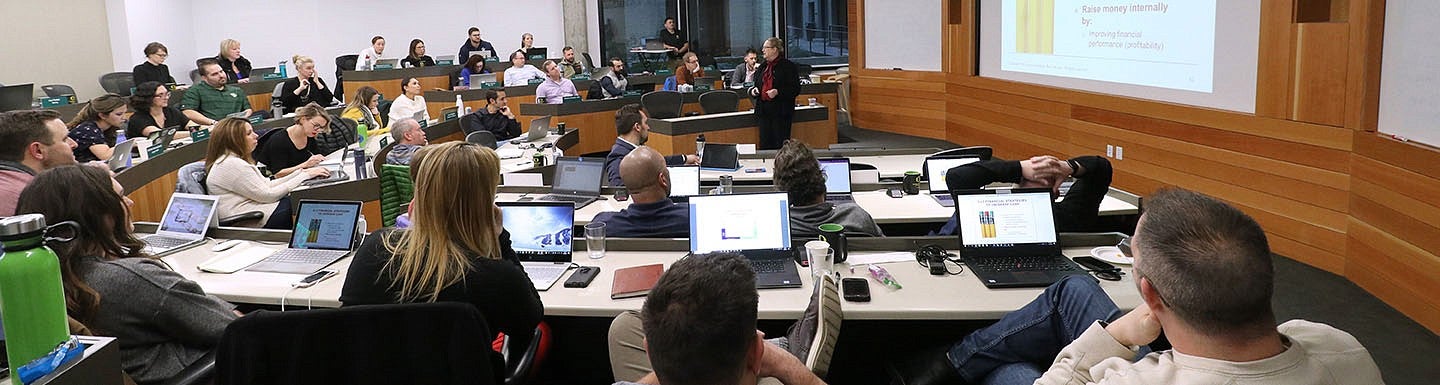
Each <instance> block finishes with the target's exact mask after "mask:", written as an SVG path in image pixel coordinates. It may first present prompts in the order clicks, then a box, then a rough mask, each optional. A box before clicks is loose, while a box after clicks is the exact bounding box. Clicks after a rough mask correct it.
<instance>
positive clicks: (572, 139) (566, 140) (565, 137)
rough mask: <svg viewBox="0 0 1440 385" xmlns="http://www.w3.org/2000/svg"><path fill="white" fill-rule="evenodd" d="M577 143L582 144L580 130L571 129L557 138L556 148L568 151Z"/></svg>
mask: <svg viewBox="0 0 1440 385" xmlns="http://www.w3.org/2000/svg"><path fill="white" fill-rule="evenodd" d="M577 144H580V130H570V132H566V133H564V134H561V135H560V137H559V138H557V139H555V148H558V149H560V151H568V150H570V148H572V147H575V145H577Z"/></svg>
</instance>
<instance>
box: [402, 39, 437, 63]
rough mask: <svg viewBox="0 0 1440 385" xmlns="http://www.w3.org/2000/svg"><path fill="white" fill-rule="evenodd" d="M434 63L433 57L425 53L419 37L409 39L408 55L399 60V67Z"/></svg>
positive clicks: (422, 42) (423, 44) (423, 43)
mask: <svg viewBox="0 0 1440 385" xmlns="http://www.w3.org/2000/svg"><path fill="white" fill-rule="evenodd" d="M434 65H435V59H432V58H430V56H429V55H426V54H425V42H424V41H421V40H420V39H415V40H411V41H410V55H408V56H405V58H404V59H401V60H400V67H403V68H412V67H429V66H434Z"/></svg>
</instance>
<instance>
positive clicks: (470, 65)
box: [460, 55, 490, 89]
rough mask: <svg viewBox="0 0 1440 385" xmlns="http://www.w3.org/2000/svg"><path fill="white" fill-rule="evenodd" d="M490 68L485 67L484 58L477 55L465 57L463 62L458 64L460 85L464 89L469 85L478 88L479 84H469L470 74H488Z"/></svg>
mask: <svg viewBox="0 0 1440 385" xmlns="http://www.w3.org/2000/svg"><path fill="white" fill-rule="evenodd" d="M488 73H490V70H488V69H485V58H482V57H480V56H479V55H475V56H471V57H470V58H468V59H465V64H464V65H462V66H460V86H461V87H465V88H466V89H468V88H470V87H475V88H480V85H479V84H470V75H475V74H488Z"/></svg>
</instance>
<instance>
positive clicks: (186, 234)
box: [140, 193, 219, 257]
mask: <svg viewBox="0 0 1440 385" xmlns="http://www.w3.org/2000/svg"><path fill="white" fill-rule="evenodd" d="M218 203H219V198H218V197H215V196H211V195H196V194H185V193H175V195H171V196H170V205H169V206H166V207H165V216H164V217H162V218H161V219H160V227H159V228H157V229H156V230H155V234H151V235H147V236H144V237H142V238H140V240H141V241H144V242H145V253H146V254H150V255H153V256H157V257H159V256H164V255H168V254H171V253H174V252H177V251H181V250H185V249H188V248H191V247H195V246H196V245H199V244H201V243H205V232H206V231H209V230H210V226H213V225H216V224H217V223H216V222H218V221H219V219H218V218H216V217H215V206H216V205H217V204H218Z"/></svg>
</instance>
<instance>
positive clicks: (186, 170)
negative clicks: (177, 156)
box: [175, 162, 265, 361]
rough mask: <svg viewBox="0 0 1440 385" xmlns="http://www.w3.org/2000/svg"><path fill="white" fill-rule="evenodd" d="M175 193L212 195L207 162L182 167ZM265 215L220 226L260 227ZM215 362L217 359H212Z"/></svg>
mask: <svg viewBox="0 0 1440 385" xmlns="http://www.w3.org/2000/svg"><path fill="white" fill-rule="evenodd" d="M175 176H176V177H177V179H176V180H175V192H177V193H184V194H198V195H210V189H209V188H208V187H206V186H205V162H194V163H190V164H187V165H184V166H180V170H179V171H177V172H176V175H175ZM264 217H265V213H263V212H260V211H251V212H245V213H239V214H235V215H231V216H228V217H224V218H220V225H221V226H225V227H232V226H238V227H260V226H261V225H263V223H260V219H261V218H264ZM210 359H211V361H214V359H215V357H213V356H211V357H210Z"/></svg>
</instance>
